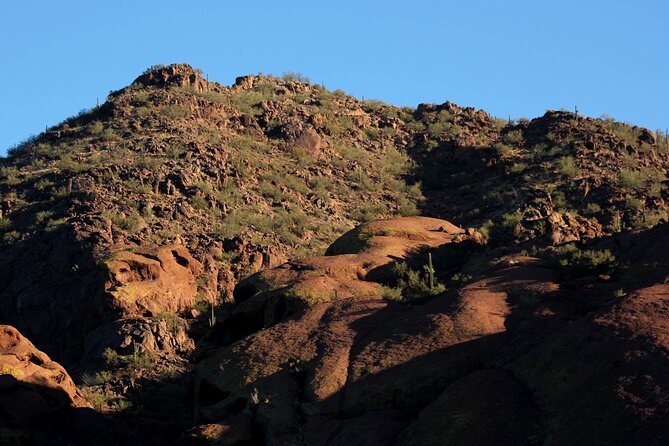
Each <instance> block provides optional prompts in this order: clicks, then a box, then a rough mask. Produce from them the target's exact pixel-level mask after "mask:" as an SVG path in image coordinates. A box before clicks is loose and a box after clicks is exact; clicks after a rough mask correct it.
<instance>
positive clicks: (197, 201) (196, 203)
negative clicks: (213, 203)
mask: <svg viewBox="0 0 669 446" xmlns="http://www.w3.org/2000/svg"><path fill="white" fill-rule="evenodd" d="M188 202H189V203H190V205H191V206H193V208H194V209H197V210H200V211H203V210H206V209H209V203H207V200H205V199H204V197H203V196H202V195H193V196H192V197H190V198H189V199H188Z"/></svg>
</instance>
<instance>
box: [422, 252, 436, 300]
mask: <svg viewBox="0 0 669 446" xmlns="http://www.w3.org/2000/svg"><path fill="white" fill-rule="evenodd" d="M423 268H425V271H427V277H428V278H429V281H430V291H432V290H434V267H433V266H432V253H431V252H430V253H428V254H427V265H425V266H424V267H423Z"/></svg>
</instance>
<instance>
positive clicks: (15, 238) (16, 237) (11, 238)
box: [2, 230, 23, 245]
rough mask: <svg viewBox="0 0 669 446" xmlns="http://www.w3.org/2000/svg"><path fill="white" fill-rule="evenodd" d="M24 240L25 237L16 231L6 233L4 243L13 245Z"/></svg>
mask: <svg viewBox="0 0 669 446" xmlns="http://www.w3.org/2000/svg"><path fill="white" fill-rule="evenodd" d="M22 238H23V235H22V234H21V233H20V232H19V231H16V230H14V231H8V232H5V234H4V235H3V236H2V241H3V242H4V243H5V244H7V245H11V244H13V243H17V242H19V241H21V239H22Z"/></svg>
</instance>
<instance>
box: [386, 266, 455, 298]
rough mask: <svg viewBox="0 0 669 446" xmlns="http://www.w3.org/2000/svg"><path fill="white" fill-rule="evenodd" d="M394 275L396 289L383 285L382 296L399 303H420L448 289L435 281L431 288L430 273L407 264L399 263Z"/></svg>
mask: <svg viewBox="0 0 669 446" xmlns="http://www.w3.org/2000/svg"><path fill="white" fill-rule="evenodd" d="M393 274H394V275H395V277H396V281H397V284H396V286H395V287H391V286H385V285H383V286H382V288H381V295H382V296H383V297H384V298H386V299H389V300H394V301H398V302H419V301H422V300H425V299H427V298H430V297H433V296H436V295H438V294H441V293H443V292H445V291H446V287H445V286H444V285H443V284H441V283H439V281H438V280H434V281H433V284H432V287H431V286H430V277H429V275H430V272H429V271H428V269H427V264H426V268H425V272H424V273H421V272H420V271H417V270H414V269H411V268H409V266H408V264H407V263H406V262H397V263H395V264H394V265H393Z"/></svg>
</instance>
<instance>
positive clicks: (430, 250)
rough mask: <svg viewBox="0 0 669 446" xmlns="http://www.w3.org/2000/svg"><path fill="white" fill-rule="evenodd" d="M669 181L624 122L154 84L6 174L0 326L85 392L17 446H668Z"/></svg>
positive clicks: (151, 75) (49, 137) (48, 136)
mask: <svg viewBox="0 0 669 446" xmlns="http://www.w3.org/2000/svg"><path fill="white" fill-rule="evenodd" d="M668 157H669V143H668V141H667V137H666V135H664V134H662V133H660V132H657V133H653V132H651V131H649V130H646V129H642V128H638V127H632V126H629V125H627V124H622V123H618V122H616V121H614V120H612V119H610V118H602V119H593V118H589V117H583V116H578V115H576V114H574V113H569V112H565V111H549V112H547V113H546V114H545V115H544V116H542V117H540V118H536V119H533V120H531V121H530V120H524V119H523V120H520V121H518V122H507V121H504V120H500V119H495V118H494V117H491V116H490V115H488V114H487V113H486V112H484V111H481V110H474V109H472V108H463V107H459V106H457V105H454V104H452V103H448V102H447V103H445V104H442V105H420V106H419V107H418V108H416V109H411V108H397V107H393V106H389V105H386V104H383V103H381V102H379V101H369V100H368V101H361V100H358V99H355V98H353V97H350V96H348V95H346V94H344V93H343V92H341V91H335V92H331V91H329V90H327V89H326V88H325V87H324V86H319V85H312V84H310V83H309V82H308V80H306V79H304V78H303V77H302V76H299V75H290V74H289V75H285V76H284V77H283V78H276V77H273V76H264V75H258V76H245V77H240V78H238V79H237V80H236V82H235V84H234V85H232V86H230V87H225V86H222V85H220V84H217V83H214V82H208V81H207V80H205V79H204V78H203V77H202V75H201V73H200V72H198V71H197V70H194V69H192V68H191V67H190V66H188V65H170V66H168V67H162V66H158V67H152V68H151V69H149V70H147V71H146V72H145V73H144V74H142V75H141V76H139V77H138V78H137V79H136V80H135V82H134V83H133V84H132V85H131V86H129V87H126V88H124V89H122V90H119V91H116V92H112V93H110V95H109V97H108V99H107V101H106V102H105V103H104V104H102V105H101V106H99V107H96V108H94V109H91V110H88V111H84V112H82V113H80V114H79V115H78V116H75V117H72V118H69V119H67V120H66V121H64V122H63V123H61V124H59V125H57V126H55V127H53V128H51V129H48V130H47V131H46V132H45V133H43V134H41V135H38V136H36V137H34V138H31V139H30V140H28V141H26V142H25V143H22V144H21V145H19V146H17V147H15V148H13V149H12V150H11V151H10V153H9V155H8V157H7V158H5V159H0V194H1V200H0V210H1V212H2V213H1V215H0V217H1V219H0V234H1V236H2V242H1V246H0V323H5V324H9V325H11V326H13V327H16V328H17V329H18V330H20V332H21V333H22V334H23V335H25V336H27V337H28V338H29V339H30V340H31V341H32V342H34V343H35V345H37V346H38V347H39V348H40V349H41V350H44V351H45V352H47V353H48V354H49V355H50V356H51V357H53V358H56V359H57V360H58V361H59V362H61V363H62V364H64V365H65V366H66V368H67V369H68V371H69V372H70V374H71V375H72V376H73V377H74V378H75V381H76V382H77V384H79V385H80V388H81V390H76V389H74V387H73V385H72V384H71V382H70V381H68V380H69V377H66V378H62V379H61V378H59V379H58V382H59V384H58V385H59V386H64V387H65V394H66V395H69V396H70V398H72V395H75V396H76V398H77V399H76V403H75V404H72V403H71V401H72V400H71V399H70V400H68V401H70V403H67V404H65V403H66V401H65V399H63V398H61V400H62V401H63V402H65V403H63V404H65V406H63V405H62V404H61V403H58V404H61V405H60V406H58V410H57V412H58V413H60V414H65V415H62V416H61V415H58V417H59V418H58V419H59V420H61V421H62V420H63V419H65V421H62V423H61V425H60V429H58V428H56V427H54V423H51V424H49V423H47V424H46V425H44V424H43V423H40V420H36V419H31V420H29V421H28V422H23V421H18V420H16V419H13V418H12V416H11V414H10V415H8V416H7V417H5V418H6V419H3V420H0V432H2V433H3V434H2V435H4V437H0V438H2V441H5V442H6V443H8V442H9V441H10V440H5V438H8V439H17V438H19V439H21V441H26V442H28V444H29V442H30V441H33V440H35V439H36V438H38V439H43V438H45V437H44V434H43V432H56V433H57V435H66V436H67V435H70V434H71V438H69V437H68V441H70V442H72V443H73V444H80V443H81V444H90V442H91V441H95V442H105V441H106V442H107V443H109V444H120V443H124V444H127V443H128V442H129V441H130V442H132V441H135V442H137V444H146V442H150V443H153V444H161V443H165V444H168V443H173V442H174V441H175V438H179V440H176V442H177V443H178V444H333V445H335V444H384V445H385V444H514V445H515V444H555V445H559V444H584V443H588V444H662V442H661V438H662V437H663V436H666V435H669V429H668V426H667V424H666V421H665V420H666V412H667V405H666V401H667V398H666V396H667V385H668V383H667V382H666V380H665V378H664V376H665V375H666V373H664V372H666V371H667V370H668V369H667V362H666V361H667V355H666V351H667V350H666V348H667V345H666V342H665V341H666V335H667V333H669V331H668V328H669V327H667V324H666V322H665V318H664V317H663V315H664V313H665V312H666V311H667V310H668V307H667V303H666V299H665V297H666V290H665V289H664V287H665V284H664V283H665V282H666V277H667V276H669V274H668V273H669V272H668V271H667V265H666V260H665V256H663V252H665V251H663V247H664V244H665V243H666V242H665V240H667V229H666V228H667V226H666V224H665V223H664V221H665V220H666V218H667V211H668V209H669V206H668V205H667V201H666V200H667V198H668V195H667V190H666V184H667V183H666V180H667V178H666V169H667V161H668V159H669V158H668ZM384 219H385V220H384ZM378 220H383V221H378ZM360 224H362V225H360ZM354 228H355V229H354ZM6 332H7V333H8V336H10V337H12V339H24V338H22V337H21V335H19V334H18V333H16V331H15V329H14V328H11V327H7V329H6ZM22 342H24V341H22ZM25 342H27V341H25ZM28 344H29V343H28ZM2 345H4V344H2ZM8 345H9V344H8ZM12 345H13V344H12ZM29 347H30V348H27V349H28V350H30V349H32V348H33V347H32V345H30V346H29ZM3 348H8V347H3ZM22 351H27V350H26V349H23V350H22ZM8 354H9V353H8ZM35 355H36V356H35V357H40V356H39V355H43V354H42V353H35ZM8 357H9V356H8ZM28 357H32V356H30V355H28V356H21V358H23V359H21V358H19V357H18V356H16V355H15V356H13V358H19V360H21V361H25V358H28ZM3 358H5V356H3ZM12 361H14V360H13V359H12ZM40 361H41V362H38V364H42V363H43V362H44V361H45V359H41V360H40ZM46 361H50V360H49V359H48V358H47V359H46ZM7 364H8V363H7ZM4 367H5V359H3V379H4V376H5V375H7V376H12V377H13V378H8V381H7V385H5V384H3V385H2V386H0V391H2V392H3V393H2V396H1V398H2V401H3V407H4V408H5V409H3V410H7V409H6V408H7V407H8V404H15V402H16V401H24V400H26V398H27V401H28V402H29V403H30V401H32V400H31V398H33V397H32V396H30V397H24V396H21V395H19V396H16V392H17V391H18V390H14V389H16V388H17V387H16V386H17V384H16V383H15V381H16V379H17V377H16V376H15V374H12V373H10V372H7V373H5V370H4ZM6 367H7V368H8V370H9V367H10V366H9V365H7V366H6ZM12 367H15V366H14V365H12ZM57 367H59V366H57ZM12 370H13V369H12ZM58 370H61V369H58ZM32 373H33V372H31V375H32ZM59 373H60V372H59ZM35 376H37V375H35ZM50 376H51V375H50ZM49 379H50V378H49ZM19 381H20V380H19ZM3 382H4V381H3ZM29 382H30V386H33V387H32V389H33V391H35V392H37V394H40V395H47V396H45V397H44V396H43V397H41V398H43V399H44V400H45V401H47V402H48V401H51V399H50V398H52V397H51V396H48V395H49V394H48V393H47V394H45V393H44V391H42V390H40V389H37V388H36V387H34V386H35V385H36V384H35V383H34V382H32V381H29ZM40 382H41V381H40ZM40 385H41V384H40ZM44 386H46V388H55V387H57V386H55V385H51V384H48V383H44ZM54 386H55V387H54ZM73 389H74V390H73ZM50 392H51V391H50ZM73 392H74V393H73ZM22 395H27V394H26V393H25V392H24V393H23V394H22ZM31 395H32V394H31ZM583 395H587V397H586V398H584V397H583ZM82 396H83V398H85V399H86V400H87V401H88V403H85V402H83V399H82ZM45 398H46V399H45ZM61 400H59V401H61ZM54 401H55V400H54ZM80 402H81V403H80ZM40 404H41V403H39V404H37V406H38V407H42V406H44V405H41V406H40ZM48 404H51V405H52V406H53V404H52V403H48ZM54 404H55V403H54ZM73 405H74V406H77V405H79V406H81V407H82V409H80V410H83V411H84V412H82V413H85V415H79V414H77V415H68V410H69V411H70V412H71V411H72V410H74V409H67V407H70V406H73ZM84 406H88V408H86V407H84ZM25 407H35V404H33V403H30V404H27V405H26V406H25ZM54 407H55V406H54ZM63 407H64V408H63ZM90 407H92V408H93V409H91V408H90ZM31 410H32V409H31ZM40 410H42V409H40ZM8 413H9V412H8ZM54 413H55V412H54ZM54 417H55V415H54ZM62 417H65V418H62ZM82 417H83V418H82ZM86 417H93V418H91V419H92V420H94V421H93V422H91V424H92V425H95V426H96V427H98V428H99V429H100V430H101V431H108V432H113V433H114V435H109V436H106V437H104V436H103V437H91V433H90V431H87V430H86V429H85V428H84V426H83V425H84V424H87V423H86V422H82V421H79V420H81V419H87V418H86ZM33 418H34V417H33ZM38 418H39V417H38ZM46 418H49V417H46ZM51 418H53V417H51ZM54 419H55V418H54ZM56 424H57V423H56ZM63 426H65V427H66V428H65V429H63ZM89 430H90V429H89ZM31 432H32V433H31ZM63 432H66V433H63ZM67 432H69V433H70V434H67ZM54 435H56V434H54ZM47 437H48V434H47ZM54 438H60V439H62V438H63V437H58V436H55V437H54ZM93 438H94V439H93ZM16 441H18V440H16ZM54 441H55V440H54ZM8 444H10V443H8Z"/></svg>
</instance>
